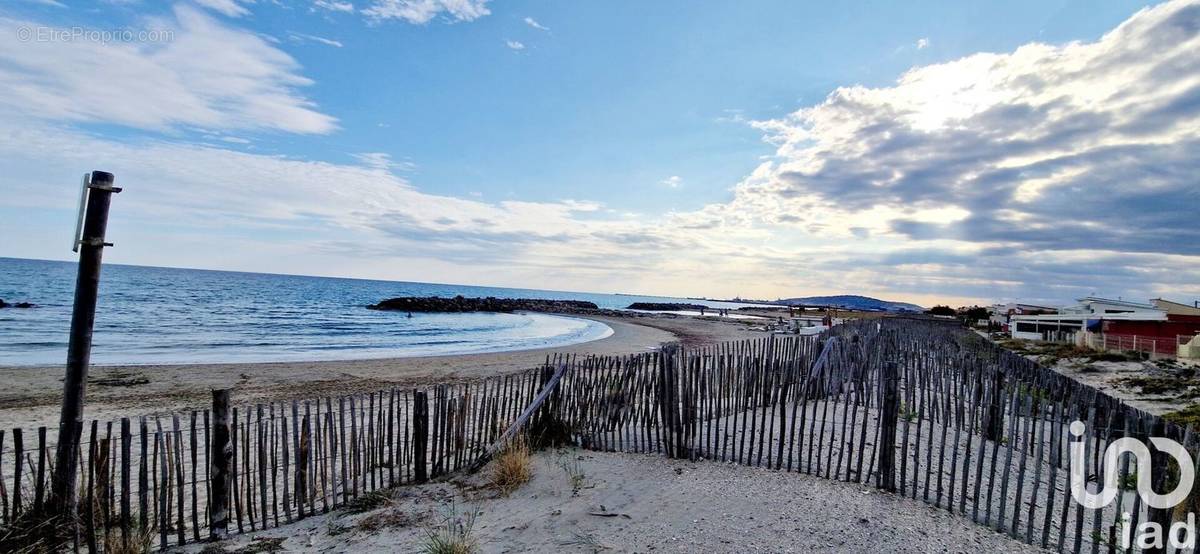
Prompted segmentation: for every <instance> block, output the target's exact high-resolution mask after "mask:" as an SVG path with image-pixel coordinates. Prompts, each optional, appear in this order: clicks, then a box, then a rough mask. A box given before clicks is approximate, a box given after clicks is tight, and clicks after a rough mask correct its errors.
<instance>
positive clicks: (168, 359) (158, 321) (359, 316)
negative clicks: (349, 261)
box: [0, 257, 746, 366]
mask: <svg viewBox="0 0 1200 554" xmlns="http://www.w3.org/2000/svg"><path fill="white" fill-rule="evenodd" d="M75 275H76V263H75V262H64V261H52V260H33V259H24V258H4V257H0V298H2V299H4V300H5V301H8V302H32V303H34V304H36V305H37V307H36V308H33V309H5V310H3V311H0V366H49V365H61V364H64V363H65V362H66V349H67V337H68V330H69V328H70V320H71V308H72V303H73V295H74V287H75ZM456 295H462V296H467V297H473V296H478V297H486V296H494V297H497V298H541V299H566V300H586V301H590V302H594V303H595V304H596V305H597V306H599V307H601V308H608V309H623V308H625V307H626V306H628V305H629V304H630V303H632V302H679V301H686V302H688V303H692V304H704V305H708V306H711V307H714V308H716V307H719V308H737V307H740V306H744V305H746V304H740V303H733V302H718V301H711V300H696V299H684V298H678V297H666V296H646V295H635V294H623V293H609V294H605V293H588V292H571V291H554V290H543V289H523V288H510V287H487V286H475V285H452V284H440V283H417V282H407V281H383V280H371V279H359V278H350V277H316V276H304V275H284V274H269V273H250V272H239V271H224V270H211V269H183V268H168V267H153V266H137V265H125V264H105V265H104V268H103V271H102V275H101V279H100V299H99V303H98V306H97V311H96V325H95V332H94V338H93V347H92V359H91V361H92V364H94V365H147V364H200V363H238V362H241V363H259V362H297V361H334V360H355V359H379V358H392V357H396V358H401V357H415V356H436V355H453V354H471V353H484V352H504V351H513V350H527V349H535V348H551V347H559V346H565V345H569V344H577V343H582V342H587V341H592V340H598V339H601V338H605V337H607V336H609V335H611V334H612V332H613V331H612V329H611V328H609V327H608V326H607V325H605V324H603V323H601V322H598V321H593V320H589V319H583V318H578V317H567V316H558V315H550V314H537V313H514V314H501V313H462V314H433V313H414V314H412V317H408V314H405V313H403V312H386V311H375V310H369V309H367V308H366V306H367V305H368V304H372V303H375V302H378V301H380V300H383V299H385V298H393V297H397V296H441V297H453V296H456Z"/></svg>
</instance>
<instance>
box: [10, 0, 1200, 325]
mask: <svg viewBox="0 0 1200 554" xmlns="http://www.w3.org/2000/svg"><path fill="white" fill-rule="evenodd" d="M831 4H834V5H831ZM1196 52H1200V3H1197V2H1195V1H1172V2H1166V3H1162V4H1147V3H1139V2H1124V1H1122V2H1116V1H1112V2H1096V1H1016V2H1002V3H1000V2H997V3H994V4H984V3H982V2H905V3H896V2H860V3H827V2H803V3H802V2H795V1H790V0H789V1H771V0H749V1H745V2H736V3H732V4H731V3H717V2H707V1H678V2H675V1H667V0H663V1H655V2H634V1H618V2H590V1H582V0H581V1H577V2H555V1H521V0H513V1H505V0H494V1H487V0H315V1H314V0H293V1H287V0H275V1H271V0H257V1H250V0H180V1H177V2H169V1H151V0H141V1H139V0H97V1H90V2H84V1H80V2H73V1H68V0H12V1H8V2H5V3H4V4H2V5H0V168H3V171H0V236H3V237H4V238H3V240H0V256H11V257H29V258H44V259H62V260H68V259H71V256H72V254H71V251H70V234H71V231H72V230H73V228H74V218H75V204H76V201H77V194H78V187H79V179H80V176H81V175H82V174H83V173H85V172H87V171H89V170H93V169H99V170H105V171H110V172H112V173H114V174H116V181H117V185H118V186H122V187H124V188H125V191H124V192H122V193H121V194H120V195H118V196H117V197H116V198H115V199H114V202H113V208H112V212H111V220H110V225H109V240H110V241H112V242H114V243H116V247H114V248H112V249H109V250H107V251H106V253H105V256H106V258H105V259H106V261H108V262H116V263H130V264H142V265H162V266H174V267H198V268H209V269H228V270H242V271H262V272H272V273H295V274H308V275H326V276H344V277H361V278H375V279H389V280H408V281H426V282H442V283H457V284H476V285H491V286H514V287H527V288H546V289H556V290H575V291H593V292H627V293H643V294H661V295H672V296H708V297H714V298H722V297H724V298H728V297H733V296H740V297H743V298H768V299H773V298H779V297H795V296H807V295H819V294H864V295H869V296H876V297H881V298H886V299H889V300H898V301H911V302H915V303H918V304H922V305H927V306H928V305H932V304H935V303H949V304H952V305H965V304H975V303H990V302H995V301H1011V300H1022V301H1027V302H1052V303H1066V302H1069V301H1070V300H1072V299H1074V298H1078V297H1081V296H1085V295H1092V294H1096V295H1101V296H1110V297H1122V298H1125V299H1136V300H1145V299H1149V298H1154V297H1164V298H1169V299H1174V300H1178V301H1183V302H1187V303H1191V302H1192V301H1193V300H1195V299H1197V298H1200V223H1198V222H1200V172H1198V171H1197V169H1200V56H1197V55H1196ZM0 263H2V262H0Z"/></svg>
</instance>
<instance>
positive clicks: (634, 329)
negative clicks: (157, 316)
mask: <svg viewBox="0 0 1200 554" xmlns="http://www.w3.org/2000/svg"><path fill="white" fill-rule="evenodd" d="M551 315H567V316H569V317H576V318H582V319H589V320H593V321H599V322H601V323H604V324H605V325H608V326H609V327H610V328H611V329H612V331H613V333H612V334H611V335H609V336H607V337H605V338H601V339H596V340H591V341H585V342H580V343H574V344H570V345H566V346H557V347H549V348H536V349H529V350H513V351H503V352H487V353H474V354H449V355H437V356H413V357H401V358H395V357H393V358H377V359H359V360H324V361H309V362H294V361H277V362H253V363H239V362H233V363H197V364H150V365H140V364H139V365H129V364H126V365H104V366H100V365H95V366H92V367H91V369H90V371H89V379H88V380H89V384H88V392H87V395H88V399H87V408H86V411H85V415H86V418H87V419H99V420H102V421H103V420H107V419H112V418H119V417H135V416H140V415H149V414H156V413H166V412H178V411H187V410H193V409H203V408H206V407H207V406H208V404H209V402H210V398H211V397H210V394H211V393H210V391H211V390H213V389H222V388H229V389H233V391H234V401H235V403H238V404H242V403H252V402H269V401H290V400H292V399H301V400H302V399H313V398H316V397H319V396H326V395H333V394H346V393H352V392H365V391H369V390H378V389H382V388H388V387H393V386H401V387H410V386H421V385H427V384H433V383H450V382H461V381H467V380H472V379H476V378H481V377H485V376H489V375H498V374H504V373H511V372H517V371H521V370H524V369H529V368H532V367H537V366H538V365H540V364H541V363H543V362H544V361H545V359H546V357H547V356H549V355H551V354H555V353H561V354H570V355H576V356H587V355H623V354H634V353H638V352H645V351H647V350H651V349H654V348H657V347H658V346H659V345H661V344H662V343H665V342H672V341H679V342H682V343H684V344H687V345H697V344H708V343H715V342H723V341H727V340H742V339H747V338H756V337H761V336H763V334H762V333H761V332H757V331H753V330H750V328H749V327H747V326H746V325H744V324H740V323H735V322H726V321H713V320H709V319H700V318H694V317H684V316H663V315H654V316H649V315H645V316H643V315H636V316H628V317H614V316H608V315H605V316H600V315H587V316H584V315H578V314H551ZM62 377H63V366H61V365H53V366H46V365H41V366H4V367H0V380H2V381H3V382H4V383H6V385H7V386H6V387H5V388H4V389H3V390H2V391H0V429H6V428H12V427H24V428H30V427H37V426H42V425H44V426H47V427H53V426H55V425H57V422H58V415H59V407H60V406H59V405H60V402H61V399H62Z"/></svg>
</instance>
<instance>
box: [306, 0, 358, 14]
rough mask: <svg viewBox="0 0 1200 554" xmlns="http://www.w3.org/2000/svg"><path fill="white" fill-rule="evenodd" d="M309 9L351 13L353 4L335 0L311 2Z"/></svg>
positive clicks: (314, 0) (315, 0)
mask: <svg viewBox="0 0 1200 554" xmlns="http://www.w3.org/2000/svg"><path fill="white" fill-rule="evenodd" d="M312 5H313V7H312V8H311V9H313V10H317V9H322V10H326V11H331V12H342V13H352V12H354V4H351V3H350V2H339V1H337V0H313V4H312Z"/></svg>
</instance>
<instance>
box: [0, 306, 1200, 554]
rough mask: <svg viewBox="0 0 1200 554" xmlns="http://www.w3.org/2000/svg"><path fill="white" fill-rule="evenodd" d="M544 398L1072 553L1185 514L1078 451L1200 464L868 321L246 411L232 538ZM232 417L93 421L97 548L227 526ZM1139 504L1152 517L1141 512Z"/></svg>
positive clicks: (32, 458)
mask: <svg viewBox="0 0 1200 554" xmlns="http://www.w3.org/2000/svg"><path fill="white" fill-rule="evenodd" d="M551 367H556V368H561V369H560V370H559V371H553V370H551V369H550V368H551ZM535 399H536V400H537V409H536V410H531V408H532V406H531V404H533V403H534V401H535ZM523 412H525V413H526V414H528V415H530V416H531V417H530V418H529V428H528V429H527V431H528V432H531V433H535V434H536V433H551V432H557V433H559V434H560V435H565V436H566V437H567V438H569V440H571V441H573V442H575V443H576V444H579V445H580V446H582V447H585V448H590V449H596V450H607V451H620V452H659V453H662V454H665V455H668V456H671V457H676V458H686V459H693V460H700V459H707V460H719V461H723V462H734V463H739V464H744V465H752V466H765V467H768V468H771V469H774V470H778V471H791V472H801V473H806V474H810V475H816V476H820V477H823V478H828V479H836V480H842V481H850V482H857V483H864V484H869V485H872V486H876V487H880V488H883V489H886V490H891V491H895V492H896V493H897V494H900V495H904V496H908V497H911V498H914V499H918V500H920V501H923V502H925V503H928V504H930V505H932V506H936V507H938V508H940V509H944V510H947V511H949V512H952V513H954V514H957V515H959V516H963V517H967V518H970V519H972V520H974V521H975V522H977V523H979V524H981V525H987V526H989V527H991V528H993V529H995V530H997V531H999V532H1003V533H1006V534H1009V535H1011V536H1012V537H1013V538H1015V539H1018V540H1021V541H1024V542H1026V543H1029V544H1033V545H1037V546H1040V547H1043V548H1049V549H1053V550H1057V551H1066V552H1083V551H1091V552H1099V551H1116V550H1119V548H1118V543H1119V537H1120V532H1121V530H1122V529H1123V528H1130V527H1131V528H1136V527H1137V525H1138V523H1139V522H1145V521H1156V522H1159V523H1164V524H1167V523H1169V522H1170V521H1172V518H1173V517H1175V515H1176V514H1173V513H1172V512H1171V511H1166V510H1153V509H1149V508H1147V507H1146V506H1145V505H1143V503H1142V502H1141V499H1140V498H1139V497H1138V496H1137V495H1136V494H1134V492H1133V491H1131V490H1123V491H1122V492H1121V493H1120V494H1118V496H1117V500H1116V502H1115V503H1114V504H1112V505H1109V506H1107V507H1105V508H1103V509H1098V510H1090V509H1084V508H1083V507H1082V506H1081V505H1079V504H1077V503H1075V502H1074V501H1073V500H1072V499H1071V495H1070V492H1069V491H1070V489H1069V486H1068V484H1069V476H1070V470H1071V464H1072V463H1073V462H1072V460H1071V456H1070V452H1071V447H1072V445H1075V444H1076V443H1081V446H1082V448H1083V449H1084V452H1085V453H1086V455H1085V456H1084V460H1083V461H1082V464H1083V465H1084V471H1085V474H1086V475H1091V476H1095V475H1102V474H1103V467H1102V465H1101V464H1102V461H1103V452H1104V451H1105V448H1106V447H1107V445H1108V444H1110V443H1111V442H1112V441H1113V440H1116V439H1118V438H1121V437H1126V436H1128V437H1136V438H1141V439H1143V440H1144V439H1146V438H1147V437H1148V436H1165V437H1170V438H1174V439H1176V440H1179V441H1180V442H1182V443H1184V444H1185V445H1186V446H1187V448H1188V449H1189V451H1191V452H1192V453H1193V457H1194V459H1196V460H1200V456H1197V455H1196V452H1197V450H1200V437H1197V436H1196V435H1195V434H1194V433H1193V432H1191V430H1190V429H1189V430H1185V429H1181V428H1179V427H1177V426H1175V425H1173V424H1171V423H1168V422H1165V421H1163V420H1162V419H1160V418H1157V417H1154V416H1150V415H1148V414H1145V413H1143V412H1140V411H1138V410H1135V409H1132V408H1130V407H1128V406H1126V405H1124V404H1122V403H1121V402H1119V401H1117V400H1115V399H1113V398H1112V397H1109V396H1107V395H1105V394H1103V393H1101V392H1099V391H1097V390H1095V389H1093V388H1091V387H1088V386H1085V385H1082V384H1080V383H1078V382H1076V381H1074V380H1072V379H1070V378H1069V377H1065V376H1062V375H1059V374H1058V373H1055V372H1054V371H1052V370H1048V369H1045V368H1042V367H1040V366H1038V365H1037V364H1036V363H1034V362H1032V361H1029V360H1027V359H1025V358H1023V357H1021V356H1018V355H1015V354H1012V353H1011V352H1008V351H1004V350H1002V349H999V348H998V347H996V346H995V345H993V344H991V343H990V342H988V341H986V340H985V339H983V338H981V337H979V336H978V335H975V334H973V333H971V332H968V331H965V330H961V329H957V328H954V327H952V326H947V325H939V324H935V323H930V322H921V321H892V320H882V321H880V320H874V321H859V322H851V323H847V324H844V325H839V326H836V327H834V328H833V329H831V330H829V331H827V332H825V333H823V334H821V335H820V336H817V337H768V338H764V339H762V340H756V341H744V342H735V343H727V344H720V345H714V346H710V347H705V348H700V349H680V348H677V347H673V346H672V347H666V348H664V349H662V350H661V351H657V352H649V353H645V354H639V355H630V356H621V357H588V358H582V359H574V358H571V359H567V358H558V357H556V358H555V359H554V360H548V361H547V365H546V366H545V367H543V368H538V369H534V370H530V371H527V372H522V373H518V374H514V375H508V376H497V377H492V378H489V379H485V380H481V381H478V382H474V383H469V384H460V385H452V386H438V387H431V388H427V389H423V390H415V391H414V390H399V389H389V390H384V391H379V392H375V393H371V394H359V395H350V396H345V397H340V398H322V399H319V400H312V401H298V402H289V403H268V404H257V405H253V406H246V405H242V406H239V407H238V409H234V410H231V411H230V413H229V441H230V442H229V446H230V453H231V456H230V467H229V470H230V471H229V473H230V479H229V483H230V485H229V491H228V498H229V511H230V515H229V524H228V526H229V530H230V532H247V531H252V530H259V529H264V528H271V527H275V526H278V525H282V524H286V523H288V522H290V521H294V520H296V519H299V518H303V517H306V516H309V515H312V514H315V513H325V512H328V511H330V510H334V509H337V508H339V507H341V506H343V505H345V504H347V503H350V502H354V501H355V499H356V498H359V497H361V496H362V495H364V494H370V493H371V492H372V491H376V490H379V489H383V488H387V487H392V486H395V485H403V484H409V483H414V482H421V481H423V480H425V479H429V478H436V477H439V476H442V475H445V474H447V473H450V472H453V471H457V470H459V469H465V468H468V467H471V466H472V465H476V464H475V463H474V462H476V461H478V460H480V459H481V458H483V457H485V456H486V453H487V452H488V447H489V446H491V445H492V444H493V443H495V442H496V440H497V438H498V437H500V436H501V434H502V433H504V431H505V430H506V428H508V427H509V423H510V422H512V421H515V420H518V419H519V418H520V416H521V414H522V413H523ZM1076 420H1081V421H1083V422H1085V423H1086V432H1085V433H1082V434H1081V435H1080V436H1077V435H1075V434H1073V433H1071V432H1070V424H1071V423H1072V422H1074V421H1076ZM213 428H214V422H213V421H212V414H211V413H210V412H209V411H207V410H205V411H195V412H190V413H187V414H180V415H171V416H167V417H149V418H139V419H137V420H130V419H121V420H119V421H116V422H105V423H98V422H92V423H91V425H90V428H88V430H87V436H86V437H85V440H84V444H85V445H86V446H87V452H83V453H81V457H82V463H81V464H80V468H81V472H80V480H81V481H80V482H81V485H80V491H82V496H83V497H82V498H81V501H82V502H81V512H82V513H83V514H84V515H85V517H84V521H85V523H86V528H85V529H84V532H83V533H81V535H82V537H84V538H83V539H81V542H83V543H84V544H81V545H80V548H81V549H88V550H93V551H96V550H103V549H104V545H105V544H113V542H114V541H121V540H132V541H143V542H146V541H148V542H150V543H151V544H152V545H155V546H158V547H167V546H170V545H175V544H184V543H187V542H190V541H197V540H201V539H204V538H207V536H208V531H209V529H210V526H211V519H212V518H211V517H210V512H211V511H212V508H211V504H212V502H210V498H212V497H213V496H218V497H219V496H220V494H217V495H214V494H213V493H212V490H211V489H212V486H213V485H212V483H214V482H218V483H219V482H220V481H219V480H217V481H215V480H214V478H213V475H211V473H212V470H211V469H210V468H211V467H213V466H214V464H213V461H212V460H210V459H209V458H210V454H209V452H210V451H209V450H208V449H206V448H205V446H204V445H206V444H210V443H211V442H213V438H212V435H213V434H214V429H213ZM33 436H34V435H33V434H27V433H22V431H20V430H13V431H11V432H10V433H9V434H8V437H7V438H6V437H5V435H4V434H2V433H0V504H3V506H4V507H3V511H2V513H0V517H2V518H3V520H0V521H3V522H4V523H9V522H12V521H14V520H15V519H17V518H19V517H20V514H21V513H22V512H25V511H28V510H31V509H33V510H36V508H37V507H38V506H39V505H40V504H41V503H42V502H44V501H45V499H44V498H43V495H44V492H43V491H44V483H45V480H46V476H47V475H49V474H50V471H49V468H47V467H46V464H47V463H48V457H47V453H48V452H49V449H51V448H53V445H52V444H49V442H50V441H49V438H47V433H46V430H45V429H38V430H37V432H36V438H35V439H33V440H32V441H31V437H33ZM5 441H7V442H5ZM31 443H32V444H31ZM218 452H220V450H218ZM1121 462H1122V464H1123V467H1122V469H1121V481H1122V482H1123V483H1124V482H1127V481H1128V480H1129V479H1130V478H1135V476H1134V475H1133V473H1132V468H1131V464H1130V460H1129V459H1128V457H1125V458H1123V459H1122V460H1121ZM1153 464H1154V471H1153V475H1154V476H1155V478H1156V480H1157V482H1156V483H1155V487H1156V490H1160V491H1161V490H1163V489H1167V488H1171V487H1169V486H1167V485H1170V483H1169V482H1167V481H1168V480H1169V479H1170V478H1171V477H1170V475H1171V474H1172V472H1170V471H1168V470H1167V468H1168V462H1167V461H1166V459H1165V456H1162V455H1157V454H1156V455H1155V456H1154V457H1153ZM5 485H7V486H5ZM1088 487H1089V490H1091V491H1093V492H1095V491H1097V490H1098V487H1099V485H1097V484H1096V483H1095V482H1090V483H1089V485H1088ZM1190 502H1191V501H1190V500H1189V505H1188V506H1186V508H1187V509H1188V510H1191V509H1192V507H1191V505H1190ZM1126 512H1129V513H1130V514H1131V515H1132V518H1133V520H1132V521H1131V522H1125V523H1121V521H1120V520H1119V519H1118V514H1123V513H1126ZM1123 525H1124V526H1125V527H1122V526H1123ZM1165 528H1166V525H1164V529H1165Z"/></svg>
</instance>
